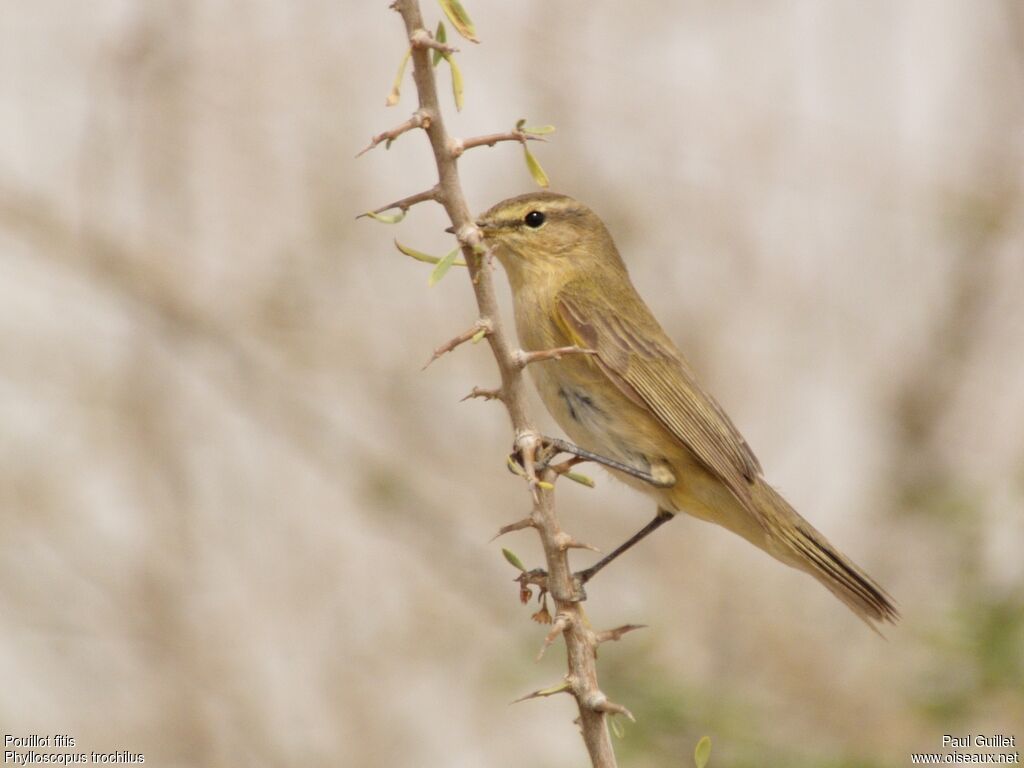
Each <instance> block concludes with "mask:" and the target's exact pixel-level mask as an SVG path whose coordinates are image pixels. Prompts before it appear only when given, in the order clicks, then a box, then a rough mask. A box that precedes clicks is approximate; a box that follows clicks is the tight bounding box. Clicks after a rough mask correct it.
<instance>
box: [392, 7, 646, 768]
mask: <svg viewBox="0 0 1024 768" xmlns="http://www.w3.org/2000/svg"><path fill="white" fill-rule="evenodd" d="M392 7H393V8H394V9H395V10H396V11H397V12H398V13H399V14H400V15H401V17H402V20H403V22H404V23H405V31H406V37H407V39H409V40H422V39H424V36H425V34H427V31H426V28H425V26H424V24H423V17H422V15H421V13H420V7H419V2H418V0H396V2H395V3H394V4H393V5H392ZM430 57H431V50H430V48H429V47H426V46H413V48H412V63H413V79H414V81H415V84H416V91H417V94H418V96H419V111H420V113H421V114H426V115H430V120H429V121H425V124H424V125H422V126H420V127H422V128H423V129H424V131H425V132H426V134H427V137H428V138H429V140H430V146H431V148H432V150H433V154H434V160H435V162H436V165H437V172H438V179H439V180H438V185H437V187H436V190H437V198H436V199H437V201H438V202H439V203H440V204H441V205H442V206H444V209H445V211H446V212H447V213H448V216H449V218H450V219H451V221H452V224H453V229H454V231H455V232H457V233H458V237H459V241H460V243H461V244H462V251H463V254H464V255H465V258H466V264H467V265H468V266H469V276H470V282H471V285H472V287H473V291H474V293H475V295H476V301H477V305H478V307H479V310H480V315H479V316H480V317H484V318H489V319H490V322H491V327H490V330H489V332H488V333H487V335H486V338H487V341H488V343H489V344H490V348H491V352H492V353H493V355H494V360H495V362H496V363H497V366H498V372H499V374H500V376H501V386H500V388H499V390H498V391H497V393H495V394H496V395H497V397H498V399H500V401H501V402H502V403H504V405H505V408H506V410H507V411H508V416H509V420H510V421H511V423H512V429H513V431H514V433H515V443H516V447H517V449H519V451H520V455H521V456H522V457H523V463H524V468H525V470H526V474H527V476H528V478H529V479H530V481H531V482H530V484H529V489H530V493H531V498H532V504H533V507H532V510H531V512H530V517H529V519H530V521H531V525H532V526H533V527H534V528H536V530H537V532H538V534H539V535H540V538H541V542H542V544H543V547H544V557H545V560H546V561H547V580H546V585H547V588H548V590H549V592H550V594H551V597H552V599H553V600H554V603H555V607H556V612H557V615H558V616H559V617H560V619H559V622H560V624H559V626H560V627H561V628H562V629H561V635H562V637H563V638H564V639H565V645H566V652H567V658H568V673H567V675H566V678H565V680H566V683H567V690H568V691H569V692H571V693H572V695H573V696H574V697H575V699H576V702H577V705H578V706H579V712H580V719H579V723H580V728H581V730H582V734H583V740H584V743H585V744H586V747H587V750H588V752H589V753H590V759H591V762H592V764H593V765H594V766H595V768H614V766H615V765H616V761H615V753H614V751H613V750H612V744H611V738H610V736H609V733H608V725H607V721H606V717H605V716H606V714H609V713H611V714H614V713H626V710H625V709H624V708H623V707H619V706H618V705H615V704H613V703H612V702H610V701H608V698H607V696H605V694H604V693H603V692H602V691H601V690H600V687H599V686H598V680H597V655H596V649H597V642H598V641H597V635H596V634H595V633H594V631H593V630H592V629H591V628H590V622H589V621H588V620H587V617H586V614H585V613H584V611H583V606H582V604H581V603H580V602H579V597H578V594H577V590H576V587H575V585H574V583H573V574H572V570H571V569H570V567H569V558H568V554H567V551H568V549H569V546H567V545H566V542H572V541H573V539H572V537H571V536H569V535H568V534H566V533H565V532H564V531H563V530H562V528H561V525H560V524H559V522H558V518H557V516H556V514H555V502H554V495H553V493H552V491H551V490H549V489H546V488H545V487H543V486H539V485H538V483H537V481H538V480H540V481H544V482H545V485H546V484H547V483H551V482H553V481H554V480H555V478H556V474H555V473H554V472H553V471H552V470H550V469H544V470H542V471H541V473H540V476H539V477H538V475H537V472H536V469H535V466H534V457H535V456H536V452H537V450H538V448H539V447H540V440H541V438H540V435H539V433H538V432H537V430H536V429H535V428H534V426H533V420H532V418H531V417H530V414H529V412H528V409H527V406H526V393H525V384H524V381H523V364H522V360H521V359H520V358H519V357H517V355H516V349H515V347H514V346H513V345H512V344H511V343H510V341H509V338H508V335H507V333H506V331H505V329H504V327H503V326H502V324H501V323H500V322H499V320H498V317H499V313H498V304H497V299H496V297H495V291H494V281H493V279H492V276H491V270H490V269H488V268H487V267H486V262H485V260H484V259H483V258H482V257H481V256H480V255H479V254H480V252H481V251H482V247H483V238H482V235H481V233H480V230H479V229H477V227H476V226H475V224H474V220H473V216H472V214H471V213H470V209H469V206H468V204H467V202H466V198H465V195H464V194H463V192H462V187H461V184H460V181H459V170H458V162H457V158H458V156H459V155H460V154H461V153H462V151H464V150H465V149H466V148H467V146H468V145H469V144H470V143H471V142H461V146H460V143H459V142H455V141H453V140H452V137H451V136H450V135H449V134H448V131H447V130H446V128H445V123H444V118H443V115H442V114H441V109H440V106H439V103H438V97H437V83H436V80H435V77H434V69H433V67H432V66H431V62H430ZM526 138H529V137H526ZM484 139H486V141H485V140H484ZM502 140H515V141H522V140H523V137H521V136H519V135H516V136H514V137H512V136H507V137H506V135H495V136H490V137H483V139H481V140H479V143H480V144H485V143H486V144H490V143H496V142H497V141H502ZM572 351H574V352H575V351H577V350H572ZM481 394H482V393H481ZM488 394H491V393H488Z"/></svg>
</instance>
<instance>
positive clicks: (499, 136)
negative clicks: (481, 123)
mask: <svg viewBox="0 0 1024 768" xmlns="http://www.w3.org/2000/svg"><path fill="white" fill-rule="evenodd" d="M502 141H518V142H519V143H520V144H525V143H526V142H528V141H547V139H545V138H544V137H543V136H534V135H533V134H529V133H524V132H523V131H505V132H504V133H490V134H488V135H486V136H473V137H472V138H469V139H457V138H451V139H449V140H448V151H449V152H451V153H452V157H453V158H457V157H459V156H460V155H461V154H462V153H463V152H465V151H466V150H467V149H473V148H474V147H493V146H494V145H495V144H497V143H499V142H502Z"/></svg>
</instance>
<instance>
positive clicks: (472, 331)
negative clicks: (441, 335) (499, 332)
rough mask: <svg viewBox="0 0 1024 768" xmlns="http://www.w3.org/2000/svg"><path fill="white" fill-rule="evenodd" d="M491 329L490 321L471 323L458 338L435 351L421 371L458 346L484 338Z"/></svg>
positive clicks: (483, 320)
mask: <svg viewBox="0 0 1024 768" xmlns="http://www.w3.org/2000/svg"><path fill="white" fill-rule="evenodd" d="M491 328H492V325H491V321H490V320H487V319H485V318H480V319H479V320H477V321H476V322H475V323H473V325H471V326H470V327H469V328H467V329H466V330H464V331H463V332H462V333H460V334H459V335H458V336H456V337H454V338H452V339H449V340H448V341H446V342H445V343H444V344H442V345H441V346H440V347H438V348H437V349H435V350H434V354H432V355H431V356H430V359H429V360H427V362H426V365H424V366H423V368H422V370H424V371H425V370H427V368H428V367H429V366H430V364H431V363H432V362H434V361H435V360H437V358H439V357H441V356H442V355H446V354H448V353H449V352H451V351H452V350H453V349H455V348H456V347H458V346H459V345H460V344H465V343H466V342H467V341H470V340H471V339H477V340H479V339H482V338H483V337H484V336H486V335H487V334H488V333H490V332H491Z"/></svg>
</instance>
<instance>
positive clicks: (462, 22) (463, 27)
mask: <svg viewBox="0 0 1024 768" xmlns="http://www.w3.org/2000/svg"><path fill="white" fill-rule="evenodd" d="M438 2H439V3H440V4H441V10H443V11H444V15H445V16H447V17H448V21H450V22H451V23H452V26H453V27H455V29H456V30H458V33H459V34H460V35H462V36H463V37H464V38H466V39H467V40H470V41H472V42H474V43H479V42H480V40H479V39H478V38H477V36H476V28H475V27H474V26H473V20H472V19H470V18H469V14H468V13H466V9H465V8H463V7H462V3H460V2H459V0H438Z"/></svg>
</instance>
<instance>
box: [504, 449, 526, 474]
mask: <svg viewBox="0 0 1024 768" xmlns="http://www.w3.org/2000/svg"><path fill="white" fill-rule="evenodd" d="M507 461H508V468H509V471H511V472H512V474H513V475H519V476H520V477H526V472H525V470H524V469H523V467H522V465H520V463H519V462H518V461H516V460H515V459H514V458H512V454H509V455H508V459H507Z"/></svg>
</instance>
